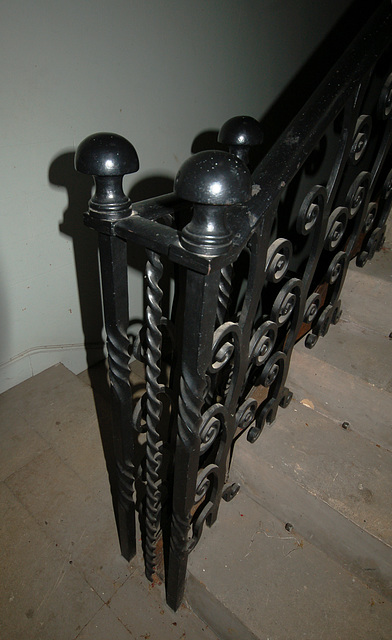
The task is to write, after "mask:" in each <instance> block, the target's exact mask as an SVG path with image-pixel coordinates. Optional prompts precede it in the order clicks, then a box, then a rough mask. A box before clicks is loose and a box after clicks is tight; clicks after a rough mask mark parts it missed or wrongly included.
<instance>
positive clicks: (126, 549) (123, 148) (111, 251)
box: [75, 133, 139, 560]
mask: <svg viewBox="0 0 392 640" xmlns="http://www.w3.org/2000/svg"><path fill="white" fill-rule="evenodd" d="M75 168H76V170H77V171H80V172H81V173H86V174H88V175H92V176H93V177H94V182H95V193H94V194H93V196H92V198H91V200H90V201H89V209H88V213H87V214H86V217H85V222H86V224H87V225H88V226H90V227H93V228H95V229H96V230H97V231H98V238H99V240H98V243H99V255H100V265H101V284H102V297H103V305H104V317H105V329H106V334H107V350H108V364H109V379H110V387H111V398H112V415H113V425H112V433H113V450H114V451H113V453H114V458H115V461H114V464H113V462H111V461H108V460H107V462H108V463H109V464H108V470H109V475H110V480H111V487H112V494H113V506H114V511H115V515H116V520H117V528H118V533H119V540H120V548H121V553H122V555H123V556H124V557H125V558H126V559H127V560H130V559H131V558H132V557H133V556H134V555H135V553H136V536H135V502H134V474H135V469H134V446H135V443H134V435H133V428H132V389H131V385H130V381H129V374H130V371H129V360H130V356H129V340H128V337H127V329H128V324H129V309H128V278H127V245H126V242H125V241H124V240H122V239H120V238H118V237H115V236H114V233H113V225H114V224H115V223H116V222H117V221H118V220H120V219H122V218H126V217H128V216H129V215H130V213H131V203H130V200H129V198H128V197H127V196H126V195H125V193H124V191H123V187H122V180H123V177H124V175H126V174H128V173H133V172H135V171H137V170H138V168H139V160H138V157H137V154H136V151H135V149H134V147H133V146H132V144H131V143H130V142H128V140H126V139H125V138H123V137H121V136H118V135H115V134H112V133H97V134H94V135H92V136H89V137H88V138H86V139H85V140H84V141H83V142H82V143H81V144H80V145H79V147H78V149H77V151H76V155H75ZM111 467H114V468H111Z"/></svg>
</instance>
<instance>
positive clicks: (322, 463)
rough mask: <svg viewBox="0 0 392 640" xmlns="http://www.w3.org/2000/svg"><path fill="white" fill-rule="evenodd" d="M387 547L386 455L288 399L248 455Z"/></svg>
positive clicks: (389, 469)
mask: <svg viewBox="0 0 392 640" xmlns="http://www.w3.org/2000/svg"><path fill="white" fill-rule="evenodd" d="M252 453H253V455H254V457H255V459H257V460H258V463H259V464H260V465H262V464H267V465H270V466H271V467H273V468H275V469H278V470H280V471H281V472H282V473H285V474H286V475H288V476H290V478H291V479H292V480H293V481H294V482H297V483H298V484H299V485H300V486H302V487H304V488H306V490H307V491H309V492H310V493H312V494H313V495H315V496H317V497H318V498H319V499H320V500H323V501H325V502H326V503H327V504H329V505H330V506H332V507H333V508H334V509H336V510H337V511H338V512H339V513H342V514H343V515H344V516H346V517H347V518H349V519H350V520H352V521H353V522H354V523H356V524H357V525H358V526H360V527H361V528H362V529H364V530H366V531H368V532H369V533H371V534H372V535H374V536H376V537H378V538H379V539H381V540H383V541H384V542H386V543H388V544H390V545H392V532H391V528H390V514H391V512H392V493H391V491H390V487H391V486H392V464H391V463H392V454H391V453H390V452H389V451H387V450H385V449H383V448H382V447H380V446H379V445H376V444H375V443H373V442H371V441H369V440H366V439H364V438H362V437H361V436H360V435H359V434H357V433H355V432H354V431H351V430H344V429H342V428H341V427H340V426H339V425H338V424H336V423H335V422H332V421H331V420H330V419H329V418H326V417H324V416H322V415H320V414H319V413H317V412H315V411H313V410H312V409H309V408H308V407H306V406H304V405H302V404H300V403H298V402H296V401H293V402H292V403H291V405H290V406H289V407H288V408H287V409H286V410H285V411H282V412H281V413H280V414H279V418H278V420H277V421H276V423H275V424H274V425H273V426H272V427H271V428H269V429H265V430H264V432H263V434H262V436H261V438H260V441H259V444H258V445H257V444H256V443H255V445H254V451H253V452H252Z"/></svg>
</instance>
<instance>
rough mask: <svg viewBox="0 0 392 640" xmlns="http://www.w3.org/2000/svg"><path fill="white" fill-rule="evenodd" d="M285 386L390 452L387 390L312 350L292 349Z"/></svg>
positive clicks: (390, 397)
mask: <svg viewBox="0 0 392 640" xmlns="http://www.w3.org/2000/svg"><path fill="white" fill-rule="evenodd" d="M332 330H334V328H333V329H332ZM287 385H288V387H289V388H290V389H291V391H293V393H294V398H296V399H297V400H298V401H299V402H304V403H305V404H307V405H308V406H309V407H311V408H312V407H314V409H315V410H316V411H318V412H319V413H321V414H322V415H325V416H327V417H329V418H331V419H332V420H336V421H337V422H339V423H340V424H341V423H343V422H345V421H347V422H349V424H350V428H351V429H353V430H354V431H355V432H356V433H359V434H360V435H362V436H364V437H365V438H368V439H370V440H373V441H374V442H375V443H376V444H379V445H381V446H382V447H384V448H386V449H389V450H391V451H392V429H391V416H392V395H391V394H390V393H385V392H384V391H382V390H381V389H379V388H378V387H376V386H375V385H374V384H371V383H369V382H366V381H364V380H362V379H361V378H359V377H358V376H355V375H352V374H350V373H347V372H346V371H343V370H342V369H339V368H337V367H335V366H333V365H332V364H329V363H328V362H324V361H323V360H320V359H318V358H317V357H316V352H315V351H314V350H313V351H309V350H306V351H299V350H297V349H295V350H294V352H293V355H292V358H291V362H290V369H289V375H288V379H287ZM279 419H280V414H278V420H279Z"/></svg>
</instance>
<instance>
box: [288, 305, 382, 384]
mask: <svg viewBox="0 0 392 640" xmlns="http://www.w3.org/2000/svg"><path fill="white" fill-rule="evenodd" d="M295 349H296V350H297V351H298V352H299V353H305V354H306V353H309V349H307V348H306V347H305V346H304V343H303V342H300V343H298V344H297V345H296V347H295ZM311 352H312V355H313V356H314V357H317V359H318V360H322V361H323V362H327V363H328V364H331V365H332V366H334V367H336V368H337V369H341V370H342V371H345V372H347V373H350V374H351V375H355V376H357V377H358V378H361V379H362V380H364V381H365V382H368V383H369V384H374V385H375V386H376V387H378V388H379V389H382V390H383V391H387V392H389V393H392V367H391V361H392V340H389V338H388V333H385V334H384V335H380V334H379V333H376V332H375V331H372V330H371V329H367V328H365V327H361V326H360V325H358V324H355V323H354V322H348V321H346V320H345V319H344V316H343V317H342V319H341V321H340V322H339V324H337V325H336V326H333V327H331V329H330V331H329V332H328V333H327V335H326V336H325V337H324V338H320V340H319V341H318V342H317V344H316V346H315V347H314V348H313V349H312V350H311Z"/></svg>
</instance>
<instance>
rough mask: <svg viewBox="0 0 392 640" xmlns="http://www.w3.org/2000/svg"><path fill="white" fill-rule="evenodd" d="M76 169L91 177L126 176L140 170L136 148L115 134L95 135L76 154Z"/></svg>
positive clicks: (81, 145)
mask: <svg viewBox="0 0 392 640" xmlns="http://www.w3.org/2000/svg"><path fill="white" fill-rule="evenodd" d="M75 169H76V170H77V171H79V172H80V173H87V174H88V175H90V176H125V175H126V174H128V173H134V172H135V171H137V170H138V169H139V158H138V157H137V153H136V150H135V147H134V146H133V145H132V144H131V143H130V142H129V141H128V140H127V139H126V138H123V137H122V136H119V135H117V134H115V133H93V135H91V136H88V138H85V140H83V142H81V143H80V145H79V146H78V148H77V151H76V154H75Z"/></svg>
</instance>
